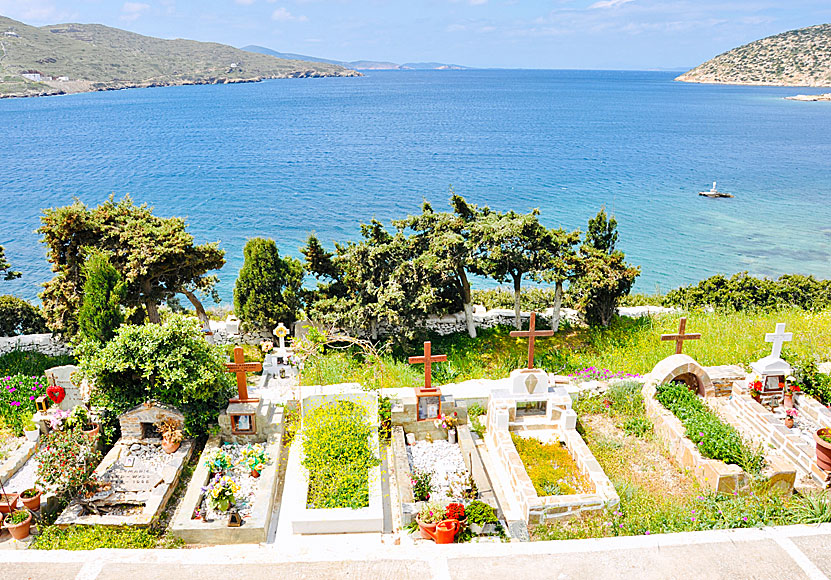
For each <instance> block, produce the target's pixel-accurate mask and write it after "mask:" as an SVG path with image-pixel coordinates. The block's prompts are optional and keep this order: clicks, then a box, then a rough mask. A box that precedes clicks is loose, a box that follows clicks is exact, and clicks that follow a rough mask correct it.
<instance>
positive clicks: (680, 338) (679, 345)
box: [661, 318, 701, 354]
mask: <svg viewBox="0 0 831 580" xmlns="http://www.w3.org/2000/svg"><path fill="white" fill-rule="evenodd" d="M686 329H687V319H686V318H682V319H681V324H680V325H679V327H678V334H662V335H661V340H674V341H675V354H681V352H682V351H683V350H684V341H685V340H700V339H701V334H699V333H697V332H695V333H692V334H684V331H685V330H686Z"/></svg>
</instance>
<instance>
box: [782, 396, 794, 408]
mask: <svg viewBox="0 0 831 580" xmlns="http://www.w3.org/2000/svg"><path fill="white" fill-rule="evenodd" d="M782 405H783V406H784V407H785V408H786V409H793V394H791V393H787V394H785V397H784V399H783V400H782Z"/></svg>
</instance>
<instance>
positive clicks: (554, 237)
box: [531, 229, 580, 332]
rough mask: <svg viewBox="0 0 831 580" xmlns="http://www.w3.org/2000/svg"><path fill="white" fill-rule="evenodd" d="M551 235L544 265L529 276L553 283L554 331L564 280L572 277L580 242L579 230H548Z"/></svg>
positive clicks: (560, 306)
mask: <svg viewBox="0 0 831 580" xmlns="http://www.w3.org/2000/svg"><path fill="white" fill-rule="evenodd" d="M549 235H550V236H551V246H550V248H551V252H550V254H549V260H548V263H547V264H546V267H545V268H544V269H542V270H538V271H537V272H534V273H532V274H531V277H532V278H534V279H535V280H537V281H541V282H549V283H551V282H553V283H554V305H553V309H554V315H553V316H552V320H551V328H552V329H553V330H554V332H556V331H557V330H559V329H560V310H561V308H562V305H563V292H564V285H565V282H567V281H569V280H572V279H573V278H574V269H575V267H576V263H577V259H578V258H577V251H576V250H575V246H576V245H577V244H578V243H579V242H580V231H579V230H575V231H572V232H567V231H566V230H563V229H552V230H549Z"/></svg>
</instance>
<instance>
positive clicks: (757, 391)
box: [750, 381, 763, 403]
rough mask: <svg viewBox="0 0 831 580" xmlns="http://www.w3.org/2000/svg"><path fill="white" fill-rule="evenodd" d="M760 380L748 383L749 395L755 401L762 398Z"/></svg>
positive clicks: (759, 400)
mask: <svg viewBox="0 0 831 580" xmlns="http://www.w3.org/2000/svg"><path fill="white" fill-rule="evenodd" d="M762 386H763V385H762V381H753V382H751V383H750V396H751V397H753V400H754V401H756V402H757V403H759V402H761V400H762Z"/></svg>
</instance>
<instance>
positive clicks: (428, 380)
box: [410, 342, 447, 391]
mask: <svg viewBox="0 0 831 580" xmlns="http://www.w3.org/2000/svg"><path fill="white" fill-rule="evenodd" d="M434 362H447V355H446V354H437V355H435V356H432V355H431V354H430V343H429V342H425V343H424V356H411V357H410V364H411V365H417V364H421V363H424V389H425V390H427V391H430V390H432V389H433V372H432V369H431V368H430V365H431V364H432V363H434Z"/></svg>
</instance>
